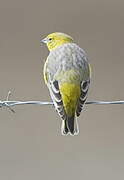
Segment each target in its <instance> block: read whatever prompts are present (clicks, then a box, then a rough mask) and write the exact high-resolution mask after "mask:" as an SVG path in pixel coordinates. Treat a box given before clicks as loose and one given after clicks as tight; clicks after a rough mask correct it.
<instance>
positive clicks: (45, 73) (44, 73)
mask: <svg viewBox="0 0 124 180" xmlns="http://www.w3.org/2000/svg"><path fill="white" fill-rule="evenodd" d="M47 61H48V60H46V62H45V64H44V68H43V75H44V81H45V84H47V81H48V78H47V72H46V68H47Z"/></svg>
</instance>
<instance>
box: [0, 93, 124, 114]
mask: <svg viewBox="0 0 124 180" xmlns="http://www.w3.org/2000/svg"><path fill="white" fill-rule="evenodd" d="M10 95H11V91H9V92H8V94H7V97H6V100H5V101H0V108H2V107H7V108H8V109H9V110H10V111H11V112H13V113H15V110H13V109H12V108H11V107H13V106H16V105H25V104H31V105H53V102H48V101H10V100H9V98H10ZM85 104H87V105H89V104H95V105H107V104H124V101H120V100H119V101H87V102H86V103H85Z"/></svg>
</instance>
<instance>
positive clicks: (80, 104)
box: [76, 80, 90, 116]
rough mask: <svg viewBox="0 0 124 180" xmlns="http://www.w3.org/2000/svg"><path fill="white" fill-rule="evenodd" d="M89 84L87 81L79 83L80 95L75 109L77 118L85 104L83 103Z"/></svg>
mask: <svg viewBox="0 0 124 180" xmlns="http://www.w3.org/2000/svg"><path fill="white" fill-rule="evenodd" d="M89 83H90V81H89V80H88V81H82V82H81V86H80V88H81V94H80V98H79V101H78V105H77V109H76V115H77V116H80V113H81V111H82V109H83V105H84V104H85V101H86V99H87V93H88V88H89Z"/></svg>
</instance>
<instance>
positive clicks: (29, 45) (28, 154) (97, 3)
mask: <svg viewBox="0 0 124 180" xmlns="http://www.w3.org/2000/svg"><path fill="white" fill-rule="evenodd" d="M55 31H60V32H65V33H67V34H69V35H71V36H72V37H73V38H74V39H75V41H76V42H77V43H78V44H79V45H80V47H82V48H83V49H84V50H85V51H86V52H87V54H88V57H89V60H90V63H91V65H92V80H91V86H90V91H89V97H88V100H124V81H123V80H124V71H123V69H124V1H122V0H118V1H117V0H76V1H71V0H61V1H60V0H51V1H48V0H44V1H43V0H35V1H31V0H21V1H18V0H11V1H9V0H1V1H0V84H1V87H0V99H1V100H5V98H6V96H7V92H8V91H9V90H11V91H12V96H11V100H22V101H26V100H41V101H45V100H50V97H49V92H48V90H47V87H46V86H45V84H44V81H43V74H42V71H43V64H44V62H45V59H46V57H47V55H48V50H47V48H46V47H45V46H40V39H41V38H43V37H45V36H46V35H47V34H49V33H51V32H55ZM14 110H15V111H16V113H15V114H13V113H11V112H10V111H9V110H7V109H5V108H4V109H2V110H0V179H1V180H22V179H23V180H34V179H35V180H41V179H51V180H58V179H59V180H63V179H69V180H70V179H71V180H75V179H78V180H82V179H84V180H91V179H92V180H104V179H106V180H117V179H118V180H122V179H124V106H123V105H101V106H100V105H86V106H85V108H84V111H83V113H82V114H81V116H80V118H79V127H80V134H79V135H78V136H75V137H71V136H67V137H63V136H62V135H61V132H60V126H61V120H60V118H59V117H58V115H57V113H56V112H55V110H54V108H53V107H52V106H37V105H34V106H33V105H23V106H18V107H17V106H16V107H14Z"/></svg>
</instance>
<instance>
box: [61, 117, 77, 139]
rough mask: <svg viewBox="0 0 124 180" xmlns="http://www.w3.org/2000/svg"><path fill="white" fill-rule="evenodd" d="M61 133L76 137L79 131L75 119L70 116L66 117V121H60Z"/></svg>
mask: <svg viewBox="0 0 124 180" xmlns="http://www.w3.org/2000/svg"><path fill="white" fill-rule="evenodd" d="M61 131H62V135H67V134H70V135H72V136H74V135H77V134H78V133H79V129H78V123H77V119H76V117H74V116H71V117H67V118H66V120H62V126H61Z"/></svg>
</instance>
